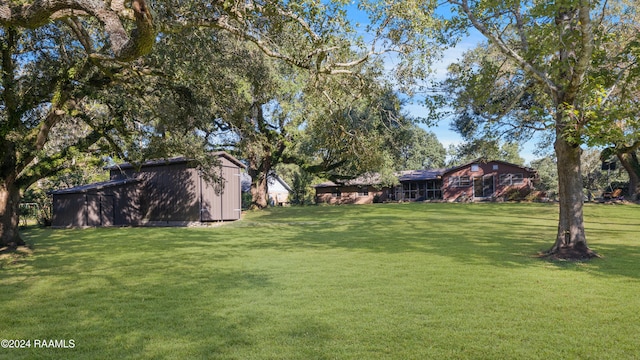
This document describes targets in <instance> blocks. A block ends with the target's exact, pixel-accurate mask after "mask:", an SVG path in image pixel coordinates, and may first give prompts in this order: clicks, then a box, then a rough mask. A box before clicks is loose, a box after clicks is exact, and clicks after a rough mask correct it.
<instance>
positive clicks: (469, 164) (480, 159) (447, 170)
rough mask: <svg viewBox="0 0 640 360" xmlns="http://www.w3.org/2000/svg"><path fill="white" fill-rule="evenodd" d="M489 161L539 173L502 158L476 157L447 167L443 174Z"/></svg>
mask: <svg viewBox="0 0 640 360" xmlns="http://www.w3.org/2000/svg"><path fill="white" fill-rule="evenodd" d="M488 163H498V164H504V165H509V166H513V167H518V168H521V169H523V170H526V171H528V172H531V173H537V172H538V171H537V170H536V169H534V168H530V167H526V166H522V165H518V164H513V163H510V162H506V161H502V160H486V159H483V158H478V159H475V160H473V161H470V162H468V163H465V164H462V165H459V166H454V167H452V168H449V169H446V171H445V172H444V173H443V175H444V174H447V173H450V172H454V171H458V170H460V169H462V168H465V167H467V166H471V165H473V164H488Z"/></svg>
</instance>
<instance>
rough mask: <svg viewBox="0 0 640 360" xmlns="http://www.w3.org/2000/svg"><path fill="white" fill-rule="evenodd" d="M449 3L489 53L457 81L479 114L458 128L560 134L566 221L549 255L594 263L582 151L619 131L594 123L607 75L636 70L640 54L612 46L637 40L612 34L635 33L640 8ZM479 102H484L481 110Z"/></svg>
mask: <svg viewBox="0 0 640 360" xmlns="http://www.w3.org/2000/svg"><path fill="white" fill-rule="evenodd" d="M449 3H450V4H451V5H452V6H453V9H454V11H455V14H456V16H455V18H456V20H458V22H456V23H455V24H456V25H460V26H462V27H463V28H467V27H471V28H474V29H475V30H476V31H479V32H480V33H481V34H482V35H483V36H485V37H486V39H487V40H488V42H489V47H490V49H491V51H487V49H479V50H477V51H479V52H480V53H481V54H475V59H472V62H471V63H470V64H472V65H471V66H468V65H469V64H467V66H464V67H463V68H459V69H458V76H459V79H460V78H465V79H466V80H465V81H466V84H467V85H469V86H471V88H470V89H473V88H474V87H475V90H471V91H469V92H466V93H465V94H464V95H463V97H462V100H463V101H465V100H464V99H465V96H471V97H474V98H475V100H474V101H475V106H474V105H472V106H470V108H467V109H466V110H468V111H467V112H466V114H467V115H468V117H467V118H466V119H465V118H464V116H463V117H462V118H461V119H462V120H463V122H465V123H466V124H467V125H470V126H471V127H472V130H477V127H478V125H477V123H475V121H477V120H480V122H481V123H482V124H484V126H486V127H484V128H481V129H480V131H481V133H482V132H486V131H489V132H491V131H494V130H497V129H498V130H500V131H505V129H506V131H508V132H511V133H512V134H515V135H522V133H524V132H526V131H527V129H542V130H545V129H549V130H551V131H552V132H553V136H554V149H555V154H556V158H557V173H558V195H559V202H560V214H559V221H558V231H557V236H556V240H555V243H554V245H553V246H552V248H551V249H550V250H548V251H547V255H549V256H551V257H554V258H568V259H584V258H590V257H593V256H596V254H595V253H594V252H593V251H592V250H591V249H590V248H589V247H588V245H587V239H586V236H585V231H584V220H583V193H582V176H581V162H580V155H581V152H582V149H581V146H582V145H584V144H585V143H589V142H590V139H592V140H593V139H596V140H595V142H598V141H599V140H598V136H597V133H598V132H597V131H594V129H597V128H607V127H608V128H610V127H612V126H613V125H614V122H613V121H611V119H606V118H602V117H598V116H594V114H597V113H598V112H599V110H601V107H602V103H603V94H606V93H609V92H611V91H613V90H614V89H615V86H616V85H619V84H618V82H616V81H615V76H614V77H611V76H610V75H612V73H611V72H609V73H608V74H605V73H603V72H602V70H604V69H607V68H608V69H613V68H629V65H630V64H634V63H635V62H636V60H635V59H636V57H635V54H632V53H631V52H628V51H627V52H626V54H625V55H623V56H617V55H618V54H617V53H612V52H608V53H607V50H609V49H611V48H612V47H611V44H614V43H615V44H617V46H616V47H617V48H620V49H626V48H629V47H633V44H634V43H635V42H637V40H636V39H637V38H636V37H635V36H619V35H620V33H619V29H620V26H619V25H618V26H612V24H616V23H617V24H624V26H627V27H628V26H631V27H633V26H634V25H632V23H633V20H632V19H633V18H634V17H632V16H627V15H626V14H634V13H635V6H633V4H627V3H625V2H624V1H614V2H602V3H601V2H595V1H587V0H576V1H560V2H554V3H547V2H537V1H515V2H490V1H470V0H451V1H449ZM492 52H493V53H492ZM623 53H624V51H620V52H619V54H621V55H622V54H623ZM607 57H609V59H608V60H605V59H607ZM614 61H617V63H615V64H614V63H613V62H614ZM605 63H606V64H605ZM613 73H615V71H614V72H613ZM620 73H621V74H622V72H620ZM611 79H613V80H611ZM467 80H468V81H467ZM483 87H484V89H483ZM483 92H484V94H482V93H483ZM481 98H484V99H485V101H484V103H483V101H478V100H479V99H481ZM474 101H470V102H467V104H472V103H474ZM474 126H475V128H474Z"/></svg>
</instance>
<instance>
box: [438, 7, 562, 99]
mask: <svg viewBox="0 0 640 360" xmlns="http://www.w3.org/2000/svg"><path fill="white" fill-rule="evenodd" d="M450 2H451V3H452V4H454V5H458V6H459V7H460V8H461V9H462V11H463V12H464V13H465V15H466V16H467V18H468V19H469V21H471V23H472V24H473V26H474V27H475V28H476V29H477V30H478V31H480V32H481V33H482V35H484V36H486V37H487V39H489V40H490V41H492V42H493V43H494V44H495V45H496V46H498V48H500V51H502V53H504V54H505V55H507V56H509V57H510V58H511V59H513V60H514V61H516V62H517V63H518V64H519V65H520V66H522V68H523V69H524V70H526V71H527V72H528V73H530V74H531V75H532V76H533V77H534V78H535V79H536V80H538V81H539V82H541V83H542V84H543V85H544V86H545V87H546V88H547V90H548V91H549V92H550V94H551V95H552V96H553V97H554V98H557V94H558V86H557V85H556V84H555V83H554V82H553V81H552V80H551V79H549V77H548V76H547V74H545V73H544V72H542V71H540V70H539V69H537V68H536V67H535V66H533V64H531V63H530V62H528V61H527V60H525V59H524V58H523V57H522V56H520V54H518V53H517V52H516V51H515V50H513V49H512V48H511V47H509V46H508V45H507V44H506V43H505V42H504V41H503V40H502V39H501V38H500V37H498V36H496V34H494V33H493V32H492V31H490V30H489V29H488V28H487V27H486V26H485V25H484V24H483V23H482V22H481V21H480V20H479V19H478V18H477V17H476V16H475V15H474V14H473V12H472V11H471V8H470V7H469V1H468V0H460V1H457V0H451V1H450Z"/></svg>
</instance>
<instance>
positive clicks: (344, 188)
mask: <svg viewBox="0 0 640 360" xmlns="http://www.w3.org/2000/svg"><path fill="white" fill-rule="evenodd" d="M314 187H315V189H316V203H317V204H320V203H326V204H371V203H374V202H383V201H388V200H390V199H391V194H392V191H391V189H389V188H387V187H381V186H380V175H379V174H365V175H362V176H360V177H358V178H355V179H350V180H345V181H337V182H333V181H327V182H324V183H322V184H318V185H315V186H314Z"/></svg>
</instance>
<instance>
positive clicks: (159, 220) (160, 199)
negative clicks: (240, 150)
mask: <svg viewBox="0 0 640 360" xmlns="http://www.w3.org/2000/svg"><path fill="white" fill-rule="evenodd" d="M212 156H216V157H217V158H218V160H219V163H220V165H219V167H218V168H217V169H216V171H217V173H218V175H219V176H220V179H221V181H220V183H209V182H208V181H207V180H206V179H205V177H204V176H203V174H202V173H201V171H199V170H198V169H196V166H195V164H194V163H193V161H192V160H190V159H187V158H173V159H168V160H155V161H149V162H146V163H143V164H141V165H140V166H138V167H136V166H134V165H132V164H128V163H127V164H121V165H116V166H113V167H111V168H109V171H110V178H111V179H110V180H109V181H106V182H101V183H95V184H88V185H83V186H78V187H74V188H70V189H62V190H57V191H53V192H52V193H51V194H52V196H53V218H52V226H54V227H84V226H114V225H115V226H125V225H129V226H145V225H187V224H189V223H198V222H202V223H204V222H211V221H231V220H238V219H240V215H241V209H240V208H241V199H240V196H241V192H240V173H241V169H243V168H244V164H242V163H241V162H240V161H239V160H237V159H236V158H234V157H233V156H231V155H229V154H227V153H226V152H216V153H213V154H212Z"/></svg>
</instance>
